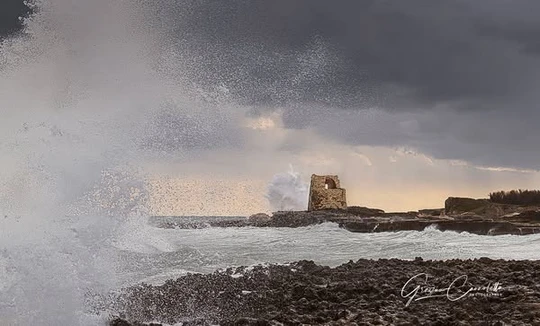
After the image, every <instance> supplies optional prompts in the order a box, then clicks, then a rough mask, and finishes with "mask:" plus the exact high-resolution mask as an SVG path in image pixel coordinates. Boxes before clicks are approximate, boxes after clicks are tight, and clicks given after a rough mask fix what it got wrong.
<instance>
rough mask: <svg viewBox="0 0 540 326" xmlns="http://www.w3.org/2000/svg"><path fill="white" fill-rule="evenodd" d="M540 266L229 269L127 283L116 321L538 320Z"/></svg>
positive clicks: (305, 264)
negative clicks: (153, 282) (152, 282)
mask: <svg viewBox="0 0 540 326" xmlns="http://www.w3.org/2000/svg"><path fill="white" fill-rule="evenodd" d="M539 271H540V261H505V260H491V259H488V258H480V259H474V260H447V261H424V260H422V259H421V258H417V259H415V260H414V261H406V260H399V259H380V260H367V259H360V260H358V261H357V262H353V261H350V262H349V263H346V264H343V265H341V266H338V267H336V268H330V267H326V266H320V265H317V264H315V263H313V262H311V261H300V262H296V263H293V264H289V265H270V266H256V267H251V268H245V267H240V268H229V269H227V270H224V271H218V272H215V273H213V274H206V275H203V274H195V275H187V276H183V277H180V278H178V279H176V280H170V281H167V282H166V283H165V284H164V285H161V286H151V285H146V284H141V285H139V286H135V287H131V288H128V289H125V290H123V291H122V292H121V294H119V295H118V296H117V297H116V298H115V300H114V302H115V303H114V305H113V306H112V307H110V308H112V309H113V310H114V311H116V312H117V314H116V316H114V317H113V318H112V320H111V322H110V325H111V326H135V325H139V326H140V325H161V324H160V323H167V324H176V323H182V325H184V326H188V325H201V326H202V325H221V326H228V325H273V326H278V325H402V326H405V325H411V326H412V325H486V326H487V325H540V272H539ZM422 297H424V298H423V299H421V298H422ZM156 321H159V322H156ZM152 322H154V323H152Z"/></svg>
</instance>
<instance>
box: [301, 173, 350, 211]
mask: <svg viewBox="0 0 540 326" xmlns="http://www.w3.org/2000/svg"><path fill="white" fill-rule="evenodd" d="M346 208H347V200H346V192H345V189H342V188H340V182H339V178H338V176H337V175H315V174H313V175H312V176H311V186H310V189H309V204H308V211H316V210H323V209H346Z"/></svg>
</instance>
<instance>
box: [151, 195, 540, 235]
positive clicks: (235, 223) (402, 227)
mask: <svg viewBox="0 0 540 326" xmlns="http://www.w3.org/2000/svg"><path fill="white" fill-rule="evenodd" d="M325 222H332V223H337V224H338V225H339V226H340V227H342V228H344V229H346V230H348V231H351V232H363V233H370V232H392V231H407V230H409V231H410V230H413V231H422V230H424V229H425V228H427V227H430V226H433V227H436V228H438V229H439V230H441V231H455V232H469V233H475V234H480V235H502V234H513V235H527V234H535V233H540V207H531V206H518V205H503V204H495V203H491V202H489V201H487V200H482V199H478V200H477V199H470V198H452V197H451V198H449V199H447V201H446V203H445V208H441V209H426V210H420V211H416V212H403V213H386V212H384V211H383V210H380V209H373V208H366V207H356V206H353V207H348V208H346V209H340V210H318V211H286V212H275V213H273V214H272V215H271V216H270V215H267V214H264V213H259V214H255V215H252V216H250V217H249V218H222V219H213V220H206V221H201V220H194V219H186V218H182V217H154V218H152V219H151V223H152V224H153V225H154V226H157V227H161V228H180V229H185V228H206V227H246V226H252V227H304V226H309V225H315V224H320V223H325Z"/></svg>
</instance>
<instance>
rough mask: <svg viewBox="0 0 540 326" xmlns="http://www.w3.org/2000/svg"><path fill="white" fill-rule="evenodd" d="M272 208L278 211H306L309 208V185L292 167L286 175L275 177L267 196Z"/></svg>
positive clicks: (269, 186) (281, 174) (280, 174)
mask: <svg viewBox="0 0 540 326" xmlns="http://www.w3.org/2000/svg"><path fill="white" fill-rule="evenodd" d="M266 198H267V199H268V201H269V203H270V208H271V209H272V210H273V211H274V212H276V211H305V210H306V209H307V206H308V184H307V183H306V182H304V181H303V180H302V178H301V175H300V173H298V172H295V171H294V170H293V167H292V166H291V167H290V169H289V171H288V172H286V173H278V174H276V175H274V177H273V178H272V180H271V181H270V184H269V185H268V193H267V195H266Z"/></svg>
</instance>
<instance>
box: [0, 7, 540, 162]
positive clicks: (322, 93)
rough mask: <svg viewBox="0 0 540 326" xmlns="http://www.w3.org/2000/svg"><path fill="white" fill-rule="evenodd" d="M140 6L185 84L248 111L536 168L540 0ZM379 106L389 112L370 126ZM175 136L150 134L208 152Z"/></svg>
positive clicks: (168, 130)
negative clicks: (219, 92)
mask: <svg viewBox="0 0 540 326" xmlns="http://www.w3.org/2000/svg"><path fill="white" fill-rule="evenodd" d="M136 1H137V2H141V1H142V2H144V3H145V4H146V5H147V6H148V8H149V11H148V15H149V16H151V17H155V18H154V19H153V20H154V25H153V27H154V28H156V29H159V30H160V31H161V33H162V35H160V37H161V36H163V38H164V39H167V40H169V41H170V42H172V43H175V44H168V46H167V47H163V49H162V51H163V52H164V56H165V57H169V58H171V57H174V56H173V55H171V54H170V53H169V52H171V50H172V49H174V50H175V51H176V52H177V54H178V57H179V59H178V60H179V61H182V62H183V64H184V66H185V69H183V70H182V71H181V72H178V75H181V76H182V78H185V79H186V80H190V81H191V82H192V83H193V84H195V85H196V87H202V88H205V87H206V88H207V89H208V90H212V89H215V88H216V87H223V88H225V89H227V90H228V96H229V97H230V98H232V99H234V100H235V101H236V102H240V103H241V104H247V105H251V106H252V107H253V112H252V113H253V114H254V115H257V114H261V113H263V111H265V110H273V109H275V108H281V109H283V110H284V115H283V117H284V125H285V127H286V128H307V127H309V128H313V129H315V130H316V131H318V132H319V133H320V134H322V135H325V136H326V137H329V138H333V139H335V140H336V141H339V142H344V143H348V144H358V145H382V146H410V147H413V148H416V149H417V150H420V151H423V152H425V153H427V154H429V155H433V156H434V157H436V158H442V159H461V160H466V161H469V162H473V163H475V164H480V165H490V166H491V165H501V166H515V167H526V168H535V169H537V168H539V166H538V164H537V162H540V151H538V144H540V131H539V130H540V128H537V126H536V124H537V123H536V122H537V121H539V120H540V112H539V110H538V103H540V95H539V92H538V91H537V90H538V88H539V87H540V41H539V40H540V19H539V18H540V1H537V0H513V1H508V0H445V1H434V0H407V1H405V0H334V1H330V0H271V1H251V0H228V1H222V0H192V1H177V2H176V3H173V2H171V1H165V0H159V1H158V0H156V1H150V0H136ZM6 3H7V2H6ZM6 3H2V4H1V6H3V7H0V8H1V9H0V12H1V13H3V14H5V13H6V12H7V11H5V10H2V9H3V8H7V7H5V6H6ZM13 3H15V2H13ZM14 12H15V11H13V13H14ZM18 15H19V14H13V15H11V14H10V15H9V17H12V18H13V17H17V16H18ZM12 18H10V19H12ZM11 21H12V22H13V20H11ZM13 26H15V25H13ZM170 36H173V38H172V39H170ZM371 107H376V108H379V109H380V110H384V111H382V112H383V113H382V115H380V116H375V117H369V118H366V116H365V115H364V114H363V113H362V112H364V111H365V110H366V109H368V108H371ZM176 119H177V118H175V117H171V118H170V120H171V121H172V122H174V121H176ZM217 127H218V128H219V126H217ZM157 129H158V130H160V129H159V128H157ZM178 130H179V128H178V127H177V126H176V124H175V123H170V124H169V125H167V124H166V126H164V127H163V129H162V132H161V134H157V135H156V136H155V137H156V139H174V138H175V137H176V138H178V139H179V142H180V143H182V145H178V144H177V143H174V144H171V145H170V146H171V148H177V147H178V146H180V148H185V147H188V148H191V147H196V148H199V147H201V146H202V147H204V143H205V142H206V141H207V139H206V138H205V137H202V136H201V137H199V138H197V139H200V140H199V141H195V142H193V143H190V141H189V139H188V138H189V137H188V138H186V137H187V136H185V135H183V134H182V132H179V131H178ZM205 133H207V132H206V131H205ZM228 142H229V141H228ZM230 142H235V140H234V139H233V140H230ZM217 143H219V142H217ZM167 146H169V145H167Z"/></svg>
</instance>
